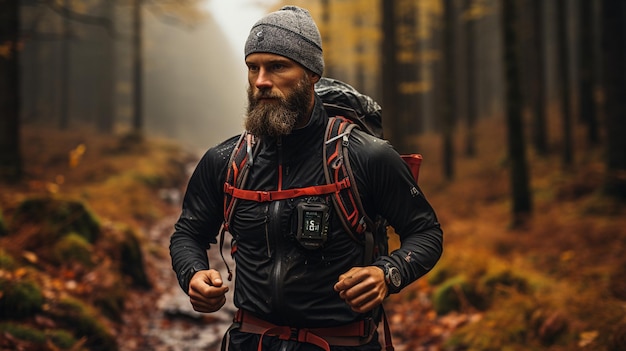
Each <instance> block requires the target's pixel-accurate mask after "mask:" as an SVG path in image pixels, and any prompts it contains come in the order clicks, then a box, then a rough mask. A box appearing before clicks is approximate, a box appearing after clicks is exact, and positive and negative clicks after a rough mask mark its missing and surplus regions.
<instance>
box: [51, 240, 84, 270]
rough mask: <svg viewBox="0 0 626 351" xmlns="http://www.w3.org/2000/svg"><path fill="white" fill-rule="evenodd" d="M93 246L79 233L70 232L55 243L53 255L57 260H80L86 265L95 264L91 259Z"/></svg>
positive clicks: (59, 261)
mask: <svg viewBox="0 0 626 351" xmlns="http://www.w3.org/2000/svg"><path fill="white" fill-rule="evenodd" d="M91 253H92V246H91V244H90V243H89V242H88V241H87V240H86V239H85V238H84V237H82V236H80V235H78V234H77V233H70V234H68V235H66V236H64V237H63V238H61V239H60V240H59V241H57V242H56V243H55V244H54V248H53V257H54V260H55V262H57V263H58V264H62V263H64V262H78V263H80V264H82V265H84V266H86V267H90V266H92V265H93V262H92V261H91Z"/></svg>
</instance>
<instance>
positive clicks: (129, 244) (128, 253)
mask: <svg viewBox="0 0 626 351" xmlns="http://www.w3.org/2000/svg"><path fill="white" fill-rule="evenodd" d="M119 250H120V261H121V262H120V264H121V266H120V268H121V271H122V273H123V274H124V275H126V276H128V277H130V278H131V279H132V281H133V284H135V285H136V286H139V287H143V288H149V287H150V282H149V281H148V275H147V274H146V269H145V265H144V261H143V253H142V251H141V244H140V242H139V239H138V238H137V235H136V234H135V232H134V231H132V230H131V229H126V230H124V231H123V237H122V240H121V241H120V243H119Z"/></svg>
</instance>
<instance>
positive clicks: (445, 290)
mask: <svg viewBox="0 0 626 351" xmlns="http://www.w3.org/2000/svg"><path fill="white" fill-rule="evenodd" d="M432 299H433V308H434V309H435V311H436V312H437V314H439V315H443V314H446V313H449V312H452V311H462V310H465V309H468V308H479V309H482V308H483V305H484V301H483V299H482V297H481V296H480V295H478V294H477V292H476V287H475V286H474V285H472V284H471V283H470V281H469V280H468V279H467V278H466V277H465V276H462V275H458V276H455V277H452V278H450V279H448V280H446V281H444V282H443V283H442V284H441V285H439V286H438V287H437V288H435V290H434V292H433V297H432Z"/></svg>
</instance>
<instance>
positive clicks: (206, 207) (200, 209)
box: [170, 139, 232, 292]
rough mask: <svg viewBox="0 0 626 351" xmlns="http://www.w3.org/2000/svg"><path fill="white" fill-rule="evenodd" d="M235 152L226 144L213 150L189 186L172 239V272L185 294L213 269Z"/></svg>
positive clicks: (204, 159)
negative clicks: (227, 177)
mask: <svg viewBox="0 0 626 351" xmlns="http://www.w3.org/2000/svg"><path fill="white" fill-rule="evenodd" d="M230 140H231V142H232V139H230ZM231 149H232V148H231V147H228V145H227V144H226V142H225V143H223V144H220V145H218V146H216V147H214V148H211V149H209V150H208V151H207V152H206V153H205V154H204V156H203V157H202V158H201V159H200V161H199V163H198V164H197V166H196V168H195V170H194V172H193V174H192V175H191V178H190V179H189V183H188V184H187V190H186V192H185V196H184V198H183V204H182V211H181V215H180V217H179V218H178V221H177V222H176V224H175V225H174V233H173V234H172V236H171V238H170V256H171V258H172V268H173V269H174V271H175V272H176V276H177V278H178V283H179V284H180V287H181V288H182V289H183V291H185V292H188V290H189V280H190V279H191V277H192V276H193V274H194V273H195V272H197V271H199V270H203V269H208V268H210V265H209V260H208V255H207V250H208V248H209V246H210V244H215V243H217V235H218V232H219V230H220V227H221V224H222V222H223V216H224V214H223V201H224V195H223V184H224V180H225V174H226V165H227V163H228V160H229V157H230V150H231Z"/></svg>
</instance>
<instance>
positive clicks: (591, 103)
mask: <svg viewBox="0 0 626 351" xmlns="http://www.w3.org/2000/svg"><path fill="white" fill-rule="evenodd" d="M593 7H594V6H593V2H592V1H580V2H579V9H580V10H579V13H580V19H581V20H580V26H579V33H580V35H579V38H580V46H579V49H578V57H579V60H578V67H579V92H578V96H579V98H578V100H579V101H580V103H579V104H580V107H579V111H580V119H581V120H582V121H583V122H584V123H585V124H586V125H587V140H588V141H589V142H590V143H591V144H592V145H596V144H598V143H599V141H600V136H599V134H598V117H597V113H596V104H595V98H594V93H595V85H596V79H595V76H594V67H595V66H596V65H597V62H595V61H596V55H595V50H594V45H593V42H594V37H595V31H596V27H595V25H594V22H595V21H594V17H595V11H594V8H593Z"/></svg>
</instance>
